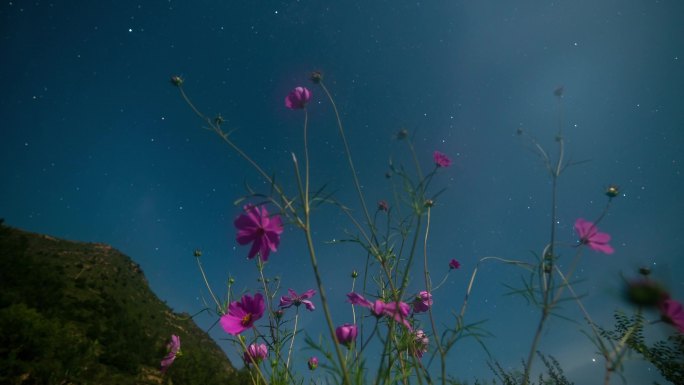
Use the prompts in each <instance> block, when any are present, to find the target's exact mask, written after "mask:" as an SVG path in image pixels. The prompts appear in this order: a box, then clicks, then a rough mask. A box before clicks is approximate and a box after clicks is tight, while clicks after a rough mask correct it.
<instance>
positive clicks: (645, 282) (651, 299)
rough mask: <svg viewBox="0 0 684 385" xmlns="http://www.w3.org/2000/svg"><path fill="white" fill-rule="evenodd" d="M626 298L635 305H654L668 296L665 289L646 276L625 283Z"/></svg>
mask: <svg viewBox="0 0 684 385" xmlns="http://www.w3.org/2000/svg"><path fill="white" fill-rule="evenodd" d="M626 296H627V300H628V301H629V302H631V303H633V304H635V305H637V306H644V307H655V306H658V305H659V304H660V303H661V302H662V301H663V300H664V299H666V298H668V297H669V294H668V293H667V291H665V289H664V288H663V287H662V286H660V285H659V284H658V283H657V282H654V281H652V280H650V279H648V278H641V279H636V280H632V281H630V282H628V283H627V292H626Z"/></svg>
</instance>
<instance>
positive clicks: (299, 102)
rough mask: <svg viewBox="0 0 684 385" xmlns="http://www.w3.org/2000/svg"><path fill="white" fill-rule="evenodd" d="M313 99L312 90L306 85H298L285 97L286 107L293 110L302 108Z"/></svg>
mask: <svg viewBox="0 0 684 385" xmlns="http://www.w3.org/2000/svg"><path fill="white" fill-rule="evenodd" d="M309 100H311V91H309V90H308V89H307V88H306V87H297V88H295V89H294V90H292V91H290V93H289V94H287V96H286V97H285V107H287V108H289V109H291V110H301V109H302V108H304V107H306V103H308V102H309Z"/></svg>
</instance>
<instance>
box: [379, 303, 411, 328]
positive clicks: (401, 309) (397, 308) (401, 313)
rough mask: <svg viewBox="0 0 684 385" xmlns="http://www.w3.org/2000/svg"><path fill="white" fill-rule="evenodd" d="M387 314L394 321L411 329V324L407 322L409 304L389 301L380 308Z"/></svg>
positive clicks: (409, 309)
mask: <svg viewBox="0 0 684 385" xmlns="http://www.w3.org/2000/svg"><path fill="white" fill-rule="evenodd" d="M382 311H383V312H384V313H385V314H387V316H389V317H392V319H394V320H395V321H396V322H399V323H400V324H402V325H404V326H406V328H407V329H408V330H411V329H412V328H411V324H410V323H409V322H408V315H409V312H410V311H411V306H409V305H408V304H407V303H406V302H389V303H386V304H385V306H384V309H383V310H382Z"/></svg>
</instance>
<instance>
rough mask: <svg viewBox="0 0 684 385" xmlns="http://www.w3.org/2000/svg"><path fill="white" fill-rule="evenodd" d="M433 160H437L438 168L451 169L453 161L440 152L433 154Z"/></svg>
mask: <svg viewBox="0 0 684 385" xmlns="http://www.w3.org/2000/svg"><path fill="white" fill-rule="evenodd" d="M432 158H433V159H434V160H435V164H436V165H437V167H449V166H451V159H449V157H448V156H446V155H444V154H443V153H441V152H439V151H435V152H434V153H433V154H432Z"/></svg>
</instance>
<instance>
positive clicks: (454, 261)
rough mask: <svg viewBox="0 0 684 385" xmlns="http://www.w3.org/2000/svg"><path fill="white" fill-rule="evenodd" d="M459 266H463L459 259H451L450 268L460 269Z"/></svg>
mask: <svg viewBox="0 0 684 385" xmlns="http://www.w3.org/2000/svg"><path fill="white" fill-rule="evenodd" d="M459 267H461V263H460V262H459V261H457V260H455V259H452V260H451V261H449V270H452V269H458V268H459Z"/></svg>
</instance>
